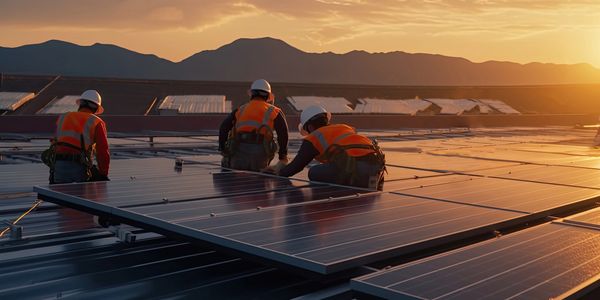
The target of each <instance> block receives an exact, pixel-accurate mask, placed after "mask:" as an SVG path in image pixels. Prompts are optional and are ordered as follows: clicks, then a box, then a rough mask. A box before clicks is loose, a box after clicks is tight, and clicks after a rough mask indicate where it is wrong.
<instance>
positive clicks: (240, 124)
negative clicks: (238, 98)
mask: <svg viewBox="0 0 600 300" xmlns="http://www.w3.org/2000/svg"><path fill="white" fill-rule="evenodd" d="M279 111H280V110H279V108H277V107H275V106H274V105H271V104H269V103H267V102H265V101H262V100H251V101H250V102H249V103H246V104H244V105H242V106H241V107H240V108H239V109H238V111H237V112H236V123H235V130H236V131H237V132H252V131H254V130H259V129H260V128H263V127H264V128H267V132H271V131H272V130H273V127H274V121H275V118H276V117H277V115H278V114H279Z"/></svg>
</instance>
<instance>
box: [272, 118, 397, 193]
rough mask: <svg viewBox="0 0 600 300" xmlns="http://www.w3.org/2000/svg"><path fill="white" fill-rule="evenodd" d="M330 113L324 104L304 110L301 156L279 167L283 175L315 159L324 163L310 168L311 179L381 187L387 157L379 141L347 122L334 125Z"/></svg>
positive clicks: (277, 172) (299, 127) (299, 154)
mask: <svg viewBox="0 0 600 300" xmlns="http://www.w3.org/2000/svg"><path fill="white" fill-rule="evenodd" d="M330 122H331V113H329V112H327V111H326V110H325V109H324V108H323V107H320V106H310V107H307V108H306V109H305V110H303V111H302V114H301V115H300V124H299V125H298V129H299V130H300V133H301V134H302V135H303V136H305V137H304V141H303V142H302V144H301V145H300V149H299V150H298V155H296V157H294V160H293V161H292V162H291V163H290V164H289V165H287V166H285V167H283V168H282V169H280V170H277V168H271V169H270V171H274V172H275V173H276V174H278V175H280V176H284V177H289V176H293V175H294V174H296V173H298V172H300V171H302V170H303V169H304V167H306V166H307V165H308V164H309V163H310V162H311V161H312V160H313V159H316V160H317V161H319V162H321V163H322V164H319V165H316V166H313V167H311V168H310V169H309V171H308V178H309V179H310V180H312V181H321V182H329V183H335V184H342V185H350V186H356V187H363V188H370V189H378V190H381V189H382V188H383V180H384V174H383V173H384V172H385V156H384V154H383V152H382V151H381V149H379V146H378V145H377V142H376V141H372V140H371V139H369V138H367V137H365V136H363V135H360V134H358V133H356V130H355V129H354V128H352V127H350V126H348V125H344V124H331V123H330Z"/></svg>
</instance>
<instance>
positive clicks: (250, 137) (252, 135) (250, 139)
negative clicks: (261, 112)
mask: <svg viewBox="0 0 600 300" xmlns="http://www.w3.org/2000/svg"><path fill="white" fill-rule="evenodd" d="M236 140H237V142H239V143H245V144H262V143H263V142H264V141H265V136H264V135H262V134H258V133H256V132H239V133H238V134H237V135H236Z"/></svg>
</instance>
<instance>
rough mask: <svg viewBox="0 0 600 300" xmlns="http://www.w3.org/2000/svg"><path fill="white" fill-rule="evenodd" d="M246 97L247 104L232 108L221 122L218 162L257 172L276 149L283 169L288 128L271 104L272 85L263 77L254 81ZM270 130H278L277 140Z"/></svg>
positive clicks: (267, 163) (278, 111) (279, 163)
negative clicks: (220, 154)
mask: <svg viewBox="0 0 600 300" xmlns="http://www.w3.org/2000/svg"><path fill="white" fill-rule="evenodd" d="M249 96H250V101H249V102H248V103H246V104H244V105H242V106H240V107H239V108H237V109H235V110H234V111H233V112H231V114H229V116H227V118H226V119H225V120H224V121H223V122H222V123H221V127H220V129H219V150H220V151H221V153H222V155H223V160H222V163H221V165H222V166H223V167H227V168H232V169H238V170H249V171H260V170H261V169H263V168H265V167H267V166H268V165H269V164H270V163H271V160H273V158H274V156H275V153H276V152H278V153H279V162H278V163H277V165H276V167H277V168H282V167H283V166H284V165H286V164H287V161H288V158H287V144H288V127H287V122H286V120H285V116H284V114H283V112H282V111H281V110H280V109H279V108H278V107H276V106H275V105H273V102H274V101H275V97H274V95H273V93H272V92H271V85H270V84H269V83H268V82H267V81H266V80H264V79H259V80H256V81H254V82H253V83H252V85H251V87H250V90H249ZM273 131H275V132H277V143H275V141H274V136H273ZM278 145H279V147H278ZM278 148H279V150H277V149H278Z"/></svg>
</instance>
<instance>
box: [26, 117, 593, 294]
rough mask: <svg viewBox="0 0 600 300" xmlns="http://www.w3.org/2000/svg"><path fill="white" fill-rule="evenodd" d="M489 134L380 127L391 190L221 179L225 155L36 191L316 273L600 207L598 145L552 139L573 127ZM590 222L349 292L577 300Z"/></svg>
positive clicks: (474, 251) (403, 268)
mask: <svg viewBox="0 0 600 300" xmlns="http://www.w3.org/2000/svg"><path fill="white" fill-rule="evenodd" d="M488 133H489V136H485V137H482V136H471V135H470V134H468V133H460V134H459V133H457V134H456V136H457V138H455V139H448V138H447V137H448V135H445V134H438V133H434V132H431V134H430V135H429V137H430V138H431V139H435V140H422V139H416V138H413V136H410V135H407V136H397V135H396V136H394V135H386V134H385V133H383V134H382V137H383V138H382V140H381V143H380V144H381V146H382V147H383V148H384V149H385V151H386V158H387V162H388V164H389V166H388V172H389V174H388V175H387V178H386V183H385V185H384V192H382V193H379V192H377V193H372V192H369V191H366V190H360V189H354V188H348V187H338V186H332V185H328V184H317V183H309V182H307V181H306V180H305V179H306V177H305V176H306V174H305V173H304V174H301V175H300V176H299V177H298V178H296V179H291V180H288V179H284V178H278V177H272V176H266V175H261V174H254V173H247V172H237V171H236V172H224V171H222V170H221V169H220V168H216V164H218V161H217V160H216V159H215V160H212V159H211V160H207V161H206V163H205V164H189V165H185V164H184V168H183V170H184V171H183V173H179V174H178V175H177V177H173V176H140V177H137V178H135V179H133V180H132V179H131V178H130V179H128V180H127V178H124V179H116V180H113V181H111V182H102V183H93V184H68V185H55V186H45V187H36V191H37V192H38V193H39V194H40V195H42V196H43V197H44V198H45V199H47V200H50V201H54V202H57V203H59V204H63V205H67V206H71V207H75V208H78V209H82V210H86V211H91V212H94V213H97V214H106V215H111V216H112V217H114V218H116V219H119V220H121V221H123V222H125V223H131V224H133V225H136V226H140V227H144V228H146V229H149V230H154V231H157V232H160V233H161V234H165V235H167V236H173V237H179V238H185V239H187V240H188V241H191V242H194V243H201V244H204V243H208V244H211V245H213V246H218V247H221V248H226V249H228V250H232V251H235V252H237V253H242V254H244V255H248V256H252V257H257V258H260V259H261V260H263V261H265V262H268V263H276V264H283V265H286V266H289V267H294V268H300V269H303V270H308V271H311V272H316V273H320V274H333V273H338V272H342V271H346V270H352V269H354V268H357V267H360V266H364V265H369V264H371V263H376V262H377V263H381V262H382V261H385V260H387V259H391V258H397V257H398V256H400V255H405V254H406V255H414V253H423V252H424V251H434V250H435V249H439V248H438V247H440V246H442V247H445V246H447V245H449V244H450V243H453V242H460V241H465V239H468V238H473V237H476V236H480V235H481V234H486V233H491V232H492V231H494V230H502V229H503V228H509V227H513V226H517V225H524V224H526V223H528V222H530V221H533V220H540V219H541V218H543V217H545V216H551V215H557V214H561V213H565V212H567V211H572V210H573V209H580V208H583V207H590V206H592V205H593V204H594V203H595V202H597V201H598V199H600V189H599V187H600V184H599V183H598V182H597V180H595V179H594V178H596V177H598V176H596V175H598V174H597V172H600V169H595V168H593V167H589V166H593V164H594V163H597V160H598V159H597V158H594V157H590V156H589V155H584V154H585V153H586V152H585V151H590V150H589V149H588V150H586V149H583V148H581V147H577V146H568V145H560V146H552V145H550V144H548V143H554V142H556V141H559V140H562V139H565V137H566V138H574V137H576V136H577V135H579V134H580V133H578V132H577V131H574V132H573V133H569V134H568V135H564V136H560V135H556V134H555V135H546V134H544V133H543V132H536V131H529V130H527V129H515V131H513V134H512V135H511V136H508V137H506V136H505V135H504V134H502V133H501V132H498V133H497V134H495V133H494V131H493V130H490V131H489V132H488ZM569 135H571V136H570V137H569ZM581 136H583V134H581ZM521 140H529V142H527V143H523V142H522V141H521ZM536 143H538V144H536ZM539 145H548V146H547V147H540V146H539ZM542 148H543V150H540V151H538V150H539V149H542ZM486 150H487V151H486ZM490 153H492V155H490ZM202 158H203V157H195V158H193V157H192V158H190V160H194V161H202ZM584 162H585V166H579V165H573V164H576V163H577V164H579V163H580V164H584ZM168 165H169V163H165V167H167V166H168ZM168 168H169V169H170V170H172V160H171V164H170V166H168ZM186 168H189V169H186ZM188 171H189V172H188ZM590 214H591V215H581V216H579V215H578V216H575V217H573V218H572V219H569V218H567V219H565V220H563V221H556V222H554V223H553V224H545V225H540V226H535V227H533V228H530V229H527V230H523V231H519V232H517V233H512V234H509V235H505V236H502V237H500V238H497V239H494V240H490V241H487V242H484V243H478V244H474V245H471V246H468V247H464V248H460V249H457V250H454V251H451V252H446V253H443V254H440V255H437V256H433V257H429V258H426V259H423V260H419V261H415V262H411V263H408V264H404V265H399V266H396V267H393V268H391V269H389V270H382V271H379V272H375V273H373V274H371V275H369V276H367V277H361V278H357V279H355V280H354V281H353V282H352V287H353V288H354V289H355V290H356V291H359V292H362V293H367V294H370V295H374V296H379V297H384V298H397V297H408V298H410V297H413V298H428V299H429V298H431V299H433V298H453V297H454V298H481V297H484V296H488V297H490V298H507V297H515V298H519V297H521V298H532V297H533V298H540V297H543V298H548V297H562V296H565V295H579V294H580V293H582V290H581V289H583V288H587V287H589V286H593V284H594V283H595V282H596V281H597V280H598V279H597V278H596V277H597V276H596V275H597V274H598V272H597V270H600V269H599V268H598V263H600V262H599V255H596V253H600V252H598V250H600V248H598V242H599V241H600V240H598V237H597V232H596V231H597V228H598V227H599V226H598V225H597V224H596V223H597V221H594V220H600V217H597V215H600V213H597V212H596V214H595V215H594V214H592V213H590ZM539 236H541V237H542V238H540V237H539ZM546 237H550V241H551V242H552V247H547V245H546V243H547V241H548V239H546ZM551 262H559V263H554V264H552V263H551ZM549 265H552V267H551V268H549V267H548V266H549ZM515 278H519V279H521V278H524V280H515ZM567 279H568V280H569V281H568V282H567V281H566V280H567Z"/></svg>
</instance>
